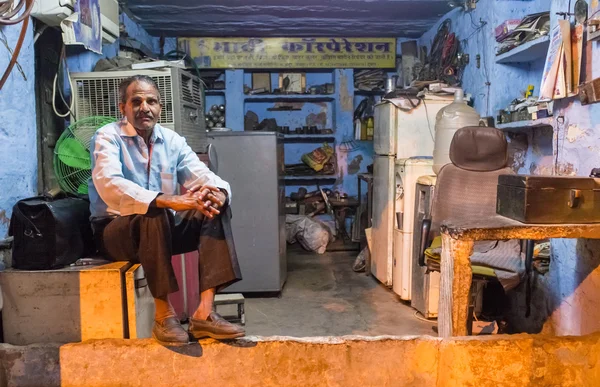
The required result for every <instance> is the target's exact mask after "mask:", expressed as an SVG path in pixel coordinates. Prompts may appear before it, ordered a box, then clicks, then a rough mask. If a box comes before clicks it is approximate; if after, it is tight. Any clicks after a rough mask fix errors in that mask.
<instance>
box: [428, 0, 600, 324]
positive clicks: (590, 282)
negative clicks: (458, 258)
mask: <svg viewBox="0 0 600 387" xmlns="http://www.w3.org/2000/svg"><path fill="white" fill-rule="evenodd" d="M597 2H598V1H597V0H590V1H588V3H591V4H593V3H596V4H597ZM569 3H571V6H573V4H574V1H570V2H569V0H533V1H529V2H522V1H510V0H509V1H480V2H479V3H478V4H477V10H476V11H474V12H472V13H471V16H472V20H471V17H470V16H469V14H465V13H464V12H462V11H460V10H455V11H453V12H451V13H449V14H448V15H447V17H449V18H450V19H451V20H452V25H453V27H452V28H453V31H458V36H459V38H460V39H466V38H467V37H469V36H470V35H473V36H471V37H469V39H468V42H467V44H466V46H465V47H466V51H467V52H468V53H469V54H470V55H471V63H470V64H469V65H468V66H467V68H466V70H465V74H464V78H463V81H464V82H463V84H464V87H465V89H466V91H467V92H468V93H471V94H472V95H473V98H474V99H475V108H476V109H477V110H478V111H479V113H480V114H482V115H492V116H495V115H496V114H497V111H498V109H501V108H504V107H506V106H507V105H508V104H509V102H510V101H511V100H512V99H514V98H515V97H516V96H517V95H518V94H520V92H521V91H522V90H524V89H525V88H526V86H527V85H528V84H530V83H531V84H533V85H534V86H535V88H536V90H538V89H539V86H540V80H541V73H542V71H543V66H544V59H540V60H538V61H535V62H533V63H530V64H520V65H500V64H496V63H495V62H494V56H495V48H496V43H495V41H494V37H493V32H492V31H493V28H495V27H496V26H497V25H498V24H500V23H501V22H502V21H503V20H505V19H509V18H519V17H522V16H525V15H526V14H529V13H534V12H541V11H548V10H550V11H551V18H552V24H553V25H555V24H556V23H557V20H558V16H557V15H556V13H557V12H566V11H567V10H568V4H569ZM480 19H482V20H485V21H487V22H488V25H486V26H485V27H483V29H482V31H480V32H475V27H476V25H477V24H478V23H479V20H480ZM473 24H475V25H473ZM438 25H439V24H438ZM436 31H437V26H436V27H434V28H433V29H432V30H431V31H429V32H428V33H426V34H425V35H424V36H423V38H422V39H421V44H427V45H429V44H430V42H431V40H432V39H433V36H434V35H435V32H436ZM477 54H480V55H481V56H482V68H481V69H477V68H476V65H475V63H476V61H475V57H476V55H477ZM591 54H592V58H593V71H592V74H593V76H594V77H599V76H600V48H599V46H598V43H593V47H592V51H591ZM484 69H485V71H484ZM486 74H487V75H486ZM488 75H489V76H488ZM488 80H489V82H490V85H489V88H488V86H487V85H486V82H487V81H488ZM554 116H555V120H554V127H553V128H536V129H529V130H526V131H524V132H522V133H518V134H508V135H507V137H508V141H509V143H510V159H511V165H512V166H513V168H514V169H515V170H516V171H517V172H518V173H522V174H534V175H553V174H557V175H577V176H588V175H589V173H590V171H591V170H592V168H595V167H600V130H599V129H600V105H591V106H581V104H580V103H579V101H578V100H576V99H573V98H571V99H565V100H561V101H556V102H555V106H554ZM599 266H600V242H598V241H595V240H553V241H552V261H551V265H550V272H549V273H547V274H546V275H540V274H536V275H535V277H534V279H533V289H534V290H533V302H532V316H531V317H530V318H525V308H526V304H525V286H524V285H523V286H521V287H519V288H518V289H516V290H515V291H513V292H511V294H510V297H509V299H510V302H509V304H510V307H511V311H510V313H509V320H510V322H511V323H512V324H513V326H514V328H515V329H517V330H519V331H526V332H547V333H555V334H559V335H580V334H586V333H590V332H594V331H598V330H600V294H599V293H598V289H599V286H600V268H599Z"/></svg>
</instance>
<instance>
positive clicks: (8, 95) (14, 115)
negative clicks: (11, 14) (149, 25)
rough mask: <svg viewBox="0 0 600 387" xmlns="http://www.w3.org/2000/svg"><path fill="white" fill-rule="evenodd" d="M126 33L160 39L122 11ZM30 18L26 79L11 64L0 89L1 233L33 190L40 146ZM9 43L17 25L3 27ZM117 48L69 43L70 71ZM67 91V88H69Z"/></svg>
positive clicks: (153, 45)
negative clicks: (17, 205)
mask: <svg viewBox="0 0 600 387" xmlns="http://www.w3.org/2000/svg"><path fill="white" fill-rule="evenodd" d="M121 22H122V23H123V24H124V25H125V28H126V31H127V32H128V34H129V36H132V37H134V38H135V39H139V40H140V41H142V42H144V44H147V45H148V47H149V48H150V49H153V50H156V51H155V52H157V50H158V47H159V44H158V42H159V39H158V38H157V37H152V36H150V35H149V34H148V33H147V32H146V31H145V30H144V29H143V28H140V27H138V26H137V25H136V23H135V22H133V21H132V20H131V19H129V18H128V17H127V15H125V14H122V15H121ZM32 25H33V21H31V22H30V24H29V28H28V31H27V36H26V38H25V41H24V43H23V48H22V50H21V54H20V55H19V58H18V62H19V64H20V65H21V67H22V68H23V71H24V73H25V76H26V77H27V80H24V79H23V76H22V75H21V73H20V72H19V71H18V69H17V68H16V66H15V68H14V69H13V71H12V73H11V75H10V77H9V78H8V81H7V82H6V84H5V85H4V87H3V89H2V90H0V187H2V188H1V189H0V238H4V237H5V236H6V234H7V232H8V224H9V220H10V216H11V213H12V207H13V206H14V204H15V203H16V202H17V201H18V200H19V199H22V198H26V197H30V196H34V195H36V194H37V176H38V169H37V167H38V166H37V163H38V150H37V136H38V133H37V122H36V106H35V74H34V49H33V29H32ZM1 28H2V31H3V32H4V33H5V34H6V37H7V39H8V44H9V46H10V47H14V46H15V43H16V41H17V38H18V35H19V33H20V29H21V25H20V24H19V25H16V26H7V27H1ZM176 46H177V45H176V39H174V38H168V39H166V41H165V53H166V52H168V51H169V50H172V49H175V48H176ZM117 53H118V42H115V43H113V44H110V45H104V46H103V55H99V54H96V53H93V52H90V51H86V50H84V49H81V48H78V47H68V49H67V65H68V67H69V71H70V72H86V71H91V70H92V69H93V67H94V65H95V64H96V62H97V61H98V60H99V59H100V58H103V57H112V56H115V55H117ZM5 54H6V55H4V54H3V55H0V69H2V71H4V70H3V69H4V68H6V66H7V65H8V62H9V60H10V57H9V55H8V54H7V53H5ZM68 91H69V90H67V92H68Z"/></svg>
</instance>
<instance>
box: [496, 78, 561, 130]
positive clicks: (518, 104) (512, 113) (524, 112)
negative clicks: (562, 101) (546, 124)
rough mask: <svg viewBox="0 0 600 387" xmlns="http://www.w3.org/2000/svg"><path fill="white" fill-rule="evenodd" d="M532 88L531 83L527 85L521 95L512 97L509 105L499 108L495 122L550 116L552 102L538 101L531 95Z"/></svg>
mask: <svg viewBox="0 0 600 387" xmlns="http://www.w3.org/2000/svg"><path fill="white" fill-rule="evenodd" d="M533 90H534V87H533V85H529V87H528V89H527V92H526V93H525V95H524V96H523V97H519V98H516V99H514V100H513V101H512V102H511V104H510V106H509V107H507V108H506V109H503V110H500V111H499V112H498V117H497V118H496V123H498V124H508V123H511V122H518V121H531V120H538V119H541V118H547V117H552V114H553V111H552V110H553V103H552V102H542V101H540V99H539V98H538V97H535V96H533Z"/></svg>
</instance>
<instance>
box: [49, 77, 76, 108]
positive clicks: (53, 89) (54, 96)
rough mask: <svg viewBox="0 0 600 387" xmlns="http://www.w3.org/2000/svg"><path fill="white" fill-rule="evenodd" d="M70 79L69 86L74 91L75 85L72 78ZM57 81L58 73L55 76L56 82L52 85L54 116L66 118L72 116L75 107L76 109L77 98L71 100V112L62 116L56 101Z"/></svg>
mask: <svg viewBox="0 0 600 387" xmlns="http://www.w3.org/2000/svg"><path fill="white" fill-rule="evenodd" d="M68 78H69V85H70V87H71V90H73V83H72V82H71V77H68ZM57 79H58V72H57V73H56V74H55V75H54V82H53V83H52V110H54V114H56V115H57V116H59V117H60V118H66V117H68V116H70V115H72V113H71V111H73V107H74V103H73V101H74V100H75V98H71V106H67V108H68V109H69V111H68V112H66V113H65V114H61V113H59V112H58V110H56V103H55V99H56V80H57Z"/></svg>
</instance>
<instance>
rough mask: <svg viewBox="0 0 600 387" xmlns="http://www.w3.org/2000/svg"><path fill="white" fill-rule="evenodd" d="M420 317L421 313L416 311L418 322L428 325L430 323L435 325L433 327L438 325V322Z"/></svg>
mask: <svg viewBox="0 0 600 387" xmlns="http://www.w3.org/2000/svg"><path fill="white" fill-rule="evenodd" d="M420 315H421V312H419V311H418V310H417V311H415V314H414V316H415V318H416V319H417V320H421V321H424V322H427V323H430V324H433V325H437V321H432V320H428V319H426V318H425V317H421V316H420Z"/></svg>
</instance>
